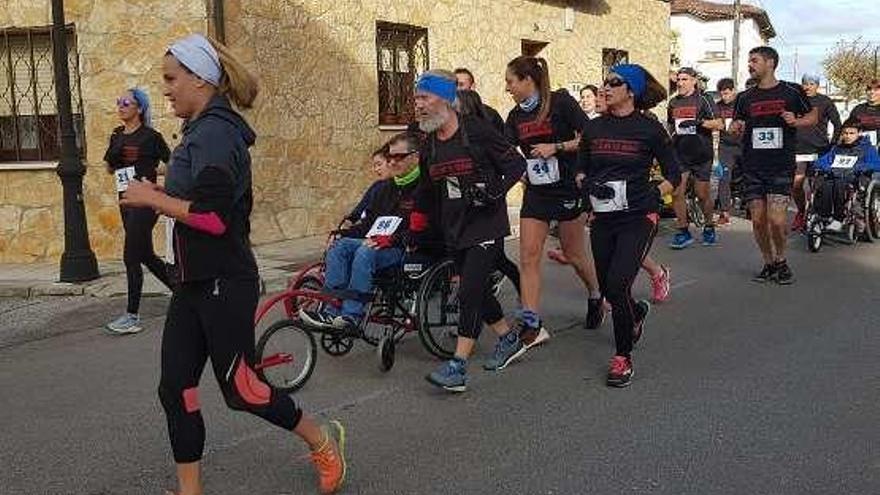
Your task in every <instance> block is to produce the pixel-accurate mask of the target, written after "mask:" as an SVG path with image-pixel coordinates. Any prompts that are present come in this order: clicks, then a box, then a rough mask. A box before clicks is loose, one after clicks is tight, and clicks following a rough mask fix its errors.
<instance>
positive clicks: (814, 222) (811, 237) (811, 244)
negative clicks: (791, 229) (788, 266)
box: [806, 214, 822, 253]
mask: <svg viewBox="0 0 880 495" xmlns="http://www.w3.org/2000/svg"><path fill="white" fill-rule="evenodd" d="M806 230H807V249H809V250H810V252H811V253H818V252H819V249H821V248H822V223H821V222H819V219H818V218H817V217H816V215H814V214H813V215H810V216H809V218H808V220H807V229H806Z"/></svg>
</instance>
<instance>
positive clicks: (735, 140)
mask: <svg viewBox="0 0 880 495" xmlns="http://www.w3.org/2000/svg"><path fill="white" fill-rule="evenodd" d="M715 105H716V106H717V107H718V116H719V117H721V118H722V119H724V130H723V131H721V132H720V133H719V136H720V139H719V142H718V144H719V146H721V147H722V148H725V149H727V150H728V151H732V152H736V153H739V147H740V143H741V142H742V139H741V138H740V136H734V135H733V134H731V133H729V132H727V130H728V129H730V124H731V123H732V122H733V105H734V102H730V103H724V101H719V102H718V103H716V104H715Z"/></svg>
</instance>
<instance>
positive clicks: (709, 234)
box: [703, 226, 718, 246]
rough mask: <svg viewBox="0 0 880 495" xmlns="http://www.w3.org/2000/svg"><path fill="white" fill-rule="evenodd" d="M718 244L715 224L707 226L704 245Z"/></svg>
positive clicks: (704, 231) (704, 229)
mask: <svg viewBox="0 0 880 495" xmlns="http://www.w3.org/2000/svg"><path fill="white" fill-rule="evenodd" d="M717 244H718V234H716V233H715V227H714V226H706V227H704V228H703V245H704V246H715V245H717Z"/></svg>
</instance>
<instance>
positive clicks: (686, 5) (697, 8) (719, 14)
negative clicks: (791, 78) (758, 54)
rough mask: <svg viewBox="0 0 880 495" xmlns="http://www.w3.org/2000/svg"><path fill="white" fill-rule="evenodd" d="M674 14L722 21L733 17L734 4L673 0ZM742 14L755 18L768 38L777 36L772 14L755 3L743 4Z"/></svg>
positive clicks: (697, 0)
mask: <svg viewBox="0 0 880 495" xmlns="http://www.w3.org/2000/svg"><path fill="white" fill-rule="evenodd" d="M671 9H672V14H673V15H675V14H690V15H692V16H694V17H696V18H698V19H702V20H704V21H722V20H728V19H733V4H729V3H716V2H708V1H706V0H672V5H671ZM742 15H743V17H744V18H747V19H754V20H755V22H757V23H758V26H759V27H760V28H761V34H762V35H764V36H766V37H767V38H773V37H775V36H776V30H775V29H774V28H773V24H772V23H771V22H770V16H768V15H767V11H765V10H764V9H761V8H758V7H755V6H754V5H748V4H743V5H742Z"/></svg>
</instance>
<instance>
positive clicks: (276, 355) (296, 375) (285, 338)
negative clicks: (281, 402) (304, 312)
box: [256, 320, 318, 394]
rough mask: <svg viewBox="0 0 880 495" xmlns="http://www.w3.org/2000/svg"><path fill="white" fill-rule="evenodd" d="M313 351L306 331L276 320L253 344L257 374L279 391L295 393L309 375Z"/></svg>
mask: <svg viewBox="0 0 880 495" xmlns="http://www.w3.org/2000/svg"><path fill="white" fill-rule="evenodd" d="M317 352H318V347H317V345H316V344H315V337H314V336H313V335H312V332H310V331H309V330H308V329H307V328H305V327H303V326H302V325H301V324H300V323H298V322H296V321H293V320H280V321H276V322H275V323H273V324H272V325H271V326H270V327H269V328H268V329H267V330H266V332H265V333H264V334H263V336H262V337H260V340H259V342H258V343H257V358H258V359H259V362H258V363H257V365H256V371H257V374H258V376H259V377H260V378H261V379H262V380H263V381H265V382H266V383H268V384H269V385H270V386H272V388H274V389H275V390H278V391H279V392H283V393H286V394H289V393H292V392H295V391H297V390H299V389H300V388H302V386H303V385H305V383H306V382H307V381H308V379H309V377H311V376H312V372H313V371H314V370H315V364H316V359H317Z"/></svg>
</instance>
